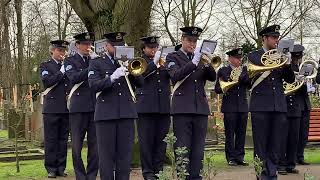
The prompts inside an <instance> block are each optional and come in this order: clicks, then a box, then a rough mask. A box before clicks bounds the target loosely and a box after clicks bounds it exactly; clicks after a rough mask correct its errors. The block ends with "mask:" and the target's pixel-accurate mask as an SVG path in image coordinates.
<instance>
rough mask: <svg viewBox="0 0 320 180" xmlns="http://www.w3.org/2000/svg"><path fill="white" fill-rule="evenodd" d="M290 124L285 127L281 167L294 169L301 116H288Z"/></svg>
mask: <svg viewBox="0 0 320 180" xmlns="http://www.w3.org/2000/svg"><path fill="white" fill-rule="evenodd" d="M287 119H288V122H287V123H288V125H287V126H284V127H283V132H285V137H286V138H285V139H284V141H283V142H282V143H281V157H280V162H279V169H282V170H286V169H294V168H295V167H296V154H297V148H298V141H299V129H300V119H301V117H287Z"/></svg>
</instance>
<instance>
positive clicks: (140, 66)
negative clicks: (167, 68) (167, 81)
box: [118, 56, 148, 103]
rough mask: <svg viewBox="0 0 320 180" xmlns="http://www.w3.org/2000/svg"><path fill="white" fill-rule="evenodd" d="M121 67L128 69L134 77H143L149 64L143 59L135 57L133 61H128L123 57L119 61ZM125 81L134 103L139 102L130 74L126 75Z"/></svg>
mask: <svg viewBox="0 0 320 180" xmlns="http://www.w3.org/2000/svg"><path fill="white" fill-rule="evenodd" d="M118 62H119V64H120V66H121V67H126V68H127V69H128V72H129V74H131V75H133V76H140V75H142V74H143V73H144V72H145V71H146V69H147V66H148V64H147V62H146V60H145V59H143V58H141V57H134V58H133V59H128V58H127V57H126V56H121V58H120V59H119V60H118ZM125 79H126V82H127V85H128V88H129V91H130V94H131V97H132V100H133V102H134V103H136V102H137V98H136V95H135V93H134V91H133V88H132V85H131V83H130V80H129V77H128V74H126V75H125Z"/></svg>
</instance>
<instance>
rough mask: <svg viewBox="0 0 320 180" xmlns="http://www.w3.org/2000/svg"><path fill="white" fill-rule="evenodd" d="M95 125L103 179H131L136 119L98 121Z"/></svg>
mask: <svg viewBox="0 0 320 180" xmlns="http://www.w3.org/2000/svg"><path fill="white" fill-rule="evenodd" d="M95 126H96V129H97V142H98V150H99V155H100V156H99V158H100V159H99V160H100V161H99V170H100V171H99V172H100V178H101V180H114V179H115V180H129V178H130V164H131V159H132V149H133V142H134V119H114V120H105V121H98V122H96V123H95ZM114 169H115V172H114Z"/></svg>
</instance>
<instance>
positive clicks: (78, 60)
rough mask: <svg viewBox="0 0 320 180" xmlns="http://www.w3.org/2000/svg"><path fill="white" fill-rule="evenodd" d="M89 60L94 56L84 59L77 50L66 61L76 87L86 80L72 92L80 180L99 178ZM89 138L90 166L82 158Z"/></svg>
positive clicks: (76, 168) (74, 147)
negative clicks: (89, 80)
mask: <svg viewBox="0 0 320 180" xmlns="http://www.w3.org/2000/svg"><path fill="white" fill-rule="evenodd" d="M89 61H91V60H90V58H89V59H85V58H82V57H81V56H80V55H79V54H77V53H76V54H75V55H74V56H72V57H69V58H67V59H66V61H65V63H64V65H65V69H66V74H67V76H68V78H69V79H70V81H71V84H72V86H74V85H75V84H78V83H81V82H83V83H82V84H81V85H80V87H79V88H78V89H77V90H76V91H74V93H73V94H72V95H71V99H70V108H69V111H70V115H69V118H70V127H71V141H72V159H73V168H74V171H75V175H76V179H77V180H91V179H92V180H93V179H96V176H97V173H98V163H99V156H98V149H97V138H96V129H95V126H94V105H95V94H94V92H93V91H92V90H91V89H90V87H89V83H88V66H89ZM85 137H87V147H88V155H87V162H88V163H87V167H85V165H84V163H83V160H82V157H81V152H82V148H83V142H84V139H85Z"/></svg>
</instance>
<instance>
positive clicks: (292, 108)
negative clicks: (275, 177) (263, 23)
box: [278, 44, 310, 175]
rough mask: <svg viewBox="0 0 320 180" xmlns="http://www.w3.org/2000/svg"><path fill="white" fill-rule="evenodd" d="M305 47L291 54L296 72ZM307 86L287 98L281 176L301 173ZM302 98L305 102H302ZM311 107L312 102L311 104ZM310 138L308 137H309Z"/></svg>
mask: <svg viewBox="0 0 320 180" xmlns="http://www.w3.org/2000/svg"><path fill="white" fill-rule="evenodd" d="M303 50H304V47H303V46H301V45H298V44H297V45H294V48H293V51H292V52H291V58H292V62H291V67H292V69H293V70H294V71H295V72H299V64H300V63H301V59H302V56H303ZM305 90H306V85H303V86H302V87H301V88H300V89H299V90H297V92H294V93H293V94H289V95H287V96H286V100H287V109H288V112H287V119H288V125H287V126H284V127H283V129H282V131H283V132H285V133H284V137H285V141H284V142H283V143H281V146H282V148H281V149H282V151H281V156H280V162H279V168H278V172H279V174H281V175H286V174H287V173H294V174H298V173H299V171H298V170H297V169H295V167H296V155H297V148H298V142H299V129H300V123H301V121H303V118H302V110H304V104H305V102H304V97H305V96H308V95H306V94H305V93H304V92H306V91H305ZM301 98H302V99H303V102H301ZM309 106H310V102H309ZM307 137H308V135H307Z"/></svg>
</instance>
